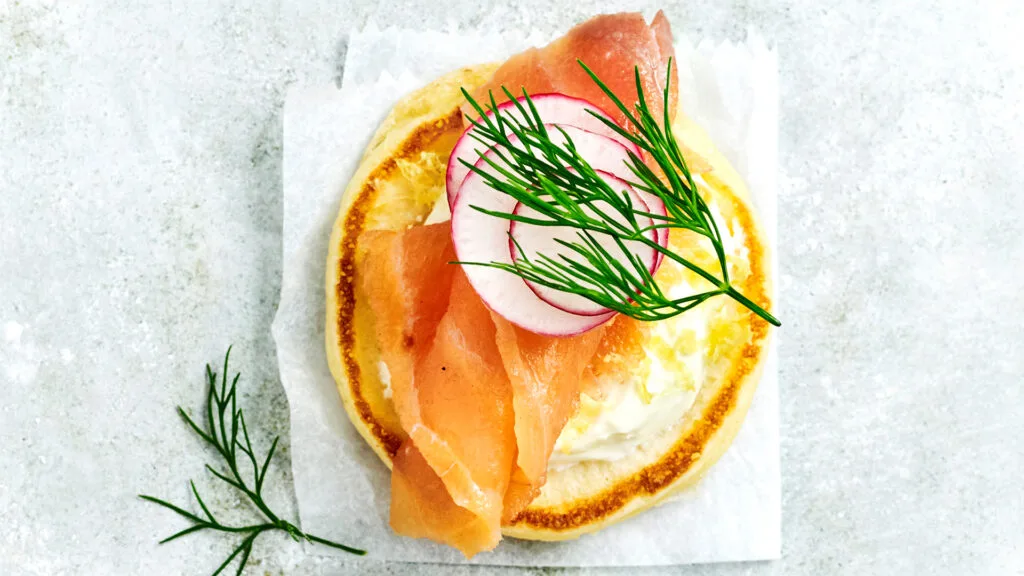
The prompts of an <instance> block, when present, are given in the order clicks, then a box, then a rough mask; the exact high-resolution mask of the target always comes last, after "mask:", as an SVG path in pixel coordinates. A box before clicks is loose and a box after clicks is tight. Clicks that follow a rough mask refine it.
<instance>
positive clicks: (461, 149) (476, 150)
mask: <svg viewBox="0 0 1024 576" xmlns="http://www.w3.org/2000/svg"><path fill="white" fill-rule="evenodd" d="M530 100H531V101H532V102H533V106H534V108H536V110H537V114H538V115H540V118H541V120H542V121H543V122H544V123H545V124H558V125H561V126H573V127H576V128H580V129H582V130H586V131H587V132H592V133H594V134H599V135H601V136H605V137H607V138H610V139H612V140H614V141H616V142H618V143H619V144H620V145H621V146H623V147H625V149H626V150H632V151H633V152H634V153H635V154H637V155H639V154H640V149H639V148H637V147H636V145H635V144H633V143H632V142H630V141H629V140H627V139H625V138H623V137H622V135H620V134H618V133H617V132H615V131H614V130H612V129H611V128H609V127H608V126H607V125H605V124H604V123H603V122H601V121H600V120H598V119H597V118H595V117H594V116H593V115H592V114H591V113H590V111H593V112H594V113H596V114H598V115H599V116H601V117H603V118H607V119H609V120H611V117H610V116H609V115H608V114H607V113H606V112H605V111H603V110H601V109H600V108H598V107H597V106H595V105H594V104H591V103H590V102H588V101H586V100H583V99H580V98H573V97H571V96H566V95H565V94H531V95H530ZM516 102H519V103H521V104H523V105H524V106H525V100H524V99H523V98H518V99H517V100H515V101H511V100H510V101H507V102H504V103H502V104H499V105H498V110H499V111H500V112H501V114H502V115H508V116H510V117H513V118H519V119H521V114H520V112H519V109H518V108H517V107H516ZM487 115H488V116H489V117H493V115H494V113H493V112H491V111H488V113H487ZM472 130H473V125H472V124H471V125H469V126H468V127H467V128H466V129H465V130H464V131H463V132H462V136H460V137H459V140H458V141H457V142H456V143H455V147H454V148H453V149H452V152H451V155H450V156H449V157H448V168H447V173H446V175H445V186H446V188H447V192H448V205H449V206H452V207H454V206H455V197H456V196H458V193H459V188H460V187H461V186H462V183H463V181H464V180H465V179H466V176H467V175H468V174H469V173H470V169H469V168H468V167H467V166H466V165H465V164H463V163H462V162H461V160H465V161H466V162H469V163H471V164H475V163H476V162H477V161H478V160H479V159H480V151H484V150H486V148H487V147H486V146H485V145H484V144H482V143H480V142H479V141H477V140H476V139H475V138H473V136H472V134H471V132H472ZM574 141H575V139H574ZM584 157H585V156H584ZM609 168H613V170H612V171H613V173H616V174H619V173H620V172H619V167H609Z"/></svg>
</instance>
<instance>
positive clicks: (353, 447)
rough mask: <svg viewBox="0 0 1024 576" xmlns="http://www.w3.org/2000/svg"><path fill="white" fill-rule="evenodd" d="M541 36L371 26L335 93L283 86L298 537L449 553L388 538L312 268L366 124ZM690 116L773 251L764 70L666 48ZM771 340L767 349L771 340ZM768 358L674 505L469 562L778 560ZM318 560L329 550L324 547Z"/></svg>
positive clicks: (773, 120)
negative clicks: (746, 189) (444, 78)
mask: <svg viewBox="0 0 1024 576" xmlns="http://www.w3.org/2000/svg"><path fill="white" fill-rule="evenodd" d="M543 40H544V39H542V38H524V37H522V36H515V35H501V34H481V33H473V34H460V33H457V32H450V33H438V32H416V31H409V30H395V29H388V30H383V31H382V30H378V29H376V28H373V27H371V28H368V29H366V30H364V31H361V32H360V31H357V32H353V33H352V34H351V36H350V42H349V48H348V53H347V57H346V63H345V71H344V79H343V84H342V87H341V89H340V90H339V89H337V88H335V87H333V86H332V87H305V88H294V89H292V90H291V91H290V92H289V94H288V97H287V101H286V105H285V113H284V232H283V235H284V239H283V242H284V251H283V253H284V272H283V273H284V278H283V281H282V292H281V302H280V307H279V310H278V314H277V317H276V318H275V321H274V325H273V334H274V339H275V341H276V343H277V353H278V363H279V365H280V370H281V381H282V383H283V384H284V387H285V390H286V391H287V394H288V400H289V404H290V408H291V426H292V430H291V446H292V448H291V450H292V454H291V456H292V467H293V472H294V477H295V491H296V497H297V499H298V504H299V512H300V517H301V520H302V526H303V528H304V529H306V530H309V531H312V532H314V533H316V534H319V535H322V536H325V537H328V538H331V539H334V540H338V541H341V542H345V543H348V544H351V545H355V546H359V547H362V548H366V549H367V550H369V553H370V555H372V556H373V557H377V558H382V559H389V560H401V561H411V562H446V563H460V562H465V559H464V558H463V557H462V555H461V554H459V553H458V552H456V551H454V550H452V549H449V548H446V547H443V546H439V545H436V544H433V543H431V542H428V541H425V540H413V539H409V538H402V537H398V536H396V535H394V534H393V533H392V532H391V530H390V528H389V527H388V521H387V518H388V502H389V485H390V479H389V472H388V470H387V468H386V467H385V466H384V465H383V464H381V463H380V461H379V460H378V459H377V457H376V456H375V455H374V454H373V452H372V451H371V450H370V449H369V448H368V447H367V446H366V444H365V443H364V442H363V440H362V438H361V437H360V436H359V435H358V433H357V432H356V431H355V429H354V428H353V427H352V425H351V424H350V423H349V421H348V419H347V417H346V415H345V411H344V408H343V407H342V404H341V401H340V399H339V397H338V393H337V391H336V389H335V384H334V380H333V379H332V377H331V374H330V372H329V370H328V367H327V361H326V356H325V353H324V326H323V323H324V266H325V259H326V254H327V242H328V238H329V236H330V231H331V225H332V223H333V222H334V218H335V216H336V211H337V209H338V205H339V202H340V196H341V194H342V191H343V190H344V188H345V185H346V183H347V182H348V179H349V177H350V175H351V174H352V172H353V171H354V170H355V168H356V166H357V164H358V160H359V158H360V156H361V155H362V152H363V148H364V146H365V145H366V143H367V142H368V140H369V138H370V135H371V134H372V133H373V131H374V130H375V128H376V127H377V125H378V123H379V122H380V121H381V120H382V119H383V118H384V116H385V115H386V114H387V113H388V111H389V110H390V108H391V107H392V106H393V105H394V103H395V102H396V101H397V100H398V99H399V98H401V97H402V96H403V95H404V94H406V93H407V92H409V91H410V90H412V89H415V88H417V87H419V86H422V85H423V84H425V83H427V82H428V81H429V80H431V79H433V78H434V77H436V76H438V75H440V74H442V73H444V72H447V71H449V70H453V69H455V68H458V67H460V66H464V65H468V64H473V63H478V62H485V61H490V60H498V59H501V58H504V57H507V56H508V55H509V54H511V53H514V52H516V51H518V50H521V49H523V48H524V47H526V46H529V45H533V44H537V43H539V42H541V41H543ZM676 49H677V58H678V65H679V67H680V81H681V89H682V92H681V96H682V98H683V103H684V106H685V108H686V110H687V113H688V114H690V115H691V116H692V117H693V118H695V119H696V120H697V121H698V122H699V123H700V124H702V125H703V126H704V128H705V129H707V130H708V131H709V133H710V134H711V136H712V138H713V139H714V141H715V142H716V143H717V145H718V146H719V148H720V149H721V150H722V152H723V153H724V154H725V155H726V156H727V157H728V158H729V159H730V161H731V162H732V163H733V165H734V166H735V167H736V169H737V170H739V172H740V173H741V174H742V175H743V176H744V177H745V178H746V181H747V182H748V184H749V185H750V188H751V191H752V193H753V195H754V199H755V203H756V205H757V208H758V210H759V211H760V214H761V217H762V218H763V219H764V222H765V225H766V228H767V230H768V231H769V236H770V242H771V243H772V244H773V245H774V242H775V209H776V190H775V175H776V171H777V144H776V140H777V132H778V128H777V119H778V112H777V107H778V80H777V64H776V58H775V55H774V53H773V52H772V51H770V50H769V49H768V48H767V47H766V46H765V44H764V42H763V41H761V40H760V39H759V38H758V37H757V36H756V35H755V34H753V33H750V34H748V39H747V41H746V42H744V43H742V44H739V45H735V44H730V43H715V42H708V41H704V42H700V43H699V44H696V45H693V44H691V43H690V42H687V41H686V40H683V41H681V42H679V44H678V45H677V47H676ZM775 340H776V341H777V338H775ZM776 374H777V369H776V361H775V353H774V349H773V350H772V352H771V355H770V359H769V364H768V365H767V366H766V370H765V372H764V377H763V379H762V381H761V383H760V387H759V389H758V391H757V395H756V397H755V399H754V403H753V406H752V407H751V409H750V412H749V414H748V416H747V419H746V422H745V423H744V425H743V428H742V429H741V431H740V433H739V435H738V436H737V438H736V440H735V442H734V443H733V445H732V447H731V448H730V449H729V450H728V452H727V453H726V454H725V455H724V456H723V457H722V459H721V460H720V461H719V462H718V464H716V465H715V466H714V467H713V468H712V470H711V472H710V473H709V474H708V476H707V477H706V478H705V479H704V480H703V481H702V482H701V483H700V484H699V485H698V486H697V487H696V488H695V489H692V490H690V491H689V492H687V493H685V494H683V495H681V496H679V497H678V498H677V499H676V500H675V501H673V502H670V503H668V504H666V505H664V506H662V507H660V508H656V509H654V510H651V511H648V512H646V513H644V514H642V515H640V516H638V517H636V518H634V519H630V520H627V521H625V522H622V523H620V524H619V525H616V526H613V527H611V528H609V529H606V530H604V531H602V532H600V533H597V534H594V535H589V536H584V537H582V538H580V539H579V540H575V541H570V542H562V543H537V542H525V541H518V540H512V539H505V540H504V541H503V542H502V543H501V544H500V545H499V547H498V548H497V549H496V550H495V551H493V552H489V553H483V554H480V555H478V556H477V557H476V558H474V559H473V561H472V562H473V563H482V564H507V565H521V566H641V565H666V564H687V563H698V562H726V561H743V560H763V559H772V558H778V557H779V552H780V479H779V437H778V417H779V414H778V385H777V381H776ZM317 551H318V552H323V553H330V552H328V549H326V548H323V547H321V548H318V549H317Z"/></svg>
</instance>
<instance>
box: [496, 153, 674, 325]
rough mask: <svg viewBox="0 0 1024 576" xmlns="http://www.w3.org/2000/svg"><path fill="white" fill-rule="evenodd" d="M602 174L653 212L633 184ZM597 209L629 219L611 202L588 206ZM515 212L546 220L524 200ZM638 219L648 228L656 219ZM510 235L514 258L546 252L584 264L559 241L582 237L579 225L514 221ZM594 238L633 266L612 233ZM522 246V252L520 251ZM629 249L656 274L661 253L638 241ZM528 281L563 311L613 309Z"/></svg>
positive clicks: (653, 235)
mask: <svg viewBox="0 0 1024 576" xmlns="http://www.w3.org/2000/svg"><path fill="white" fill-rule="evenodd" d="M602 176H603V177H604V179H605V181H606V182H607V183H608V184H610V185H611V186H612V189H613V190H615V191H617V192H618V191H623V190H625V191H627V192H629V194H630V196H631V197H632V199H633V206H634V208H635V209H636V210H637V211H640V212H650V210H649V208H648V206H647V205H646V204H645V203H644V201H643V200H642V199H641V197H640V195H639V194H638V193H637V191H636V190H634V189H633V187H632V186H630V185H629V183H628V182H626V181H624V180H622V179H621V178H617V177H615V176H613V175H611V174H608V173H607V172H605V173H603V174H602ZM595 208H599V209H601V210H602V211H603V212H604V213H605V214H608V215H609V216H611V217H613V218H614V219H615V220H616V221H618V222H625V218H624V217H623V216H622V215H621V214H619V213H618V212H617V211H616V210H615V209H614V208H612V207H611V205H609V204H608V203H607V202H601V203H596V204H595V206H594V207H590V206H588V207H585V208H584V210H585V211H589V212H590V213H591V214H595V213H596V210H595ZM513 213H514V214H518V215H521V216H526V217H533V218H540V219H545V218H544V217H543V216H542V215H541V214H540V213H539V212H537V211H536V210H534V209H533V208H530V207H528V206H524V205H523V204H521V203H519V204H516V207H515V209H514V211H513ZM638 221H639V224H640V226H641V227H647V226H650V225H651V224H652V219H651V218H650V217H639V218H638ZM658 232H659V231H658V230H650V231H649V232H648V235H647V237H648V238H649V239H650V240H652V241H654V242H658V241H659V236H658ZM509 235H510V236H511V240H510V241H509V250H510V251H511V252H512V259H513V261H517V260H520V259H522V257H523V255H524V254H525V255H526V256H527V257H529V258H531V259H536V258H537V257H539V256H541V255H544V256H548V257H550V258H553V259H555V260H561V259H562V257H565V258H568V259H570V260H572V261H575V262H581V263H582V256H580V255H579V254H577V253H575V252H573V251H572V250H569V249H568V248H566V247H565V246H563V245H561V244H559V243H558V241H559V240H561V241H564V242H578V241H579V240H580V238H579V230H578V229H576V228H573V227H570V226H538V225H534V224H528V223H525V222H516V221H512V223H511V224H510V226H509ZM594 240H596V241H597V243H598V244H600V245H601V246H602V247H604V249H605V250H607V251H608V252H609V254H611V255H612V256H613V257H615V258H616V259H617V260H618V261H619V262H621V263H623V265H625V266H627V267H630V268H631V267H632V263H631V262H630V260H629V258H628V257H627V254H626V253H625V252H623V251H622V249H621V248H620V247H619V245H618V243H616V241H615V239H614V238H613V237H612V236H609V235H606V234H594ZM520 249H521V250H522V251H520ZM626 249H627V251H628V252H629V253H630V255H635V256H638V257H639V258H640V259H641V261H642V262H644V263H645V264H646V266H647V270H648V271H650V272H651V273H652V274H653V273H654V270H655V267H656V265H657V262H658V255H659V254H660V252H658V251H657V250H655V249H654V248H651V247H650V246H647V245H645V244H643V243H641V242H637V241H631V242H626ZM524 281H525V282H526V284H527V285H528V286H529V287H530V289H531V290H533V292H534V294H536V295H537V297H539V298H540V299H541V300H543V301H545V302H547V303H548V304H551V305H552V306H554V307H555V308H558V309H559V310H564V311H566V312H570V313H572V314H578V315H581V316H598V315H603V314H607V313H608V312H610V310H609V309H608V308H605V307H604V306H601V305H600V304H597V303H595V302H593V301H591V300H588V299H586V298H584V297H583V296H580V295H578V294H573V293H571V292H563V291H561V290H556V289H554V288H549V287H547V286H544V285H542V284H537V283H535V282H533V281H531V280H524Z"/></svg>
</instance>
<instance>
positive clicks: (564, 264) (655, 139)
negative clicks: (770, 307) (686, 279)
mask: <svg viewBox="0 0 1024 576" xmlns="http://www.w3.org/2000/svg"><path fill="white" fill-rule="evenodd" d="M577 62H578V63H579V64H580V66H582V67H583V69H584V70H586V72H587V74H589V75H590V77H591V78H592V79H593V81H594V82H595V83H596V84H597V85H598V86H599V87H600V88H601V90H602V91H604V93H605V94H606V95H607V96H608V97H609V98H610V99H611V100H612V102H614V103H615V105H616V106H617V107H618V109H619V110H621V111H622V113H623V114H624V115H625V116H626V118H627V119H628V121H629V127H628V129H627V128H623V127H621V126H619V125H617V124H616V123H615V122H613V121H612V120H610V119H608V118H605V117H604V116H603V115H601V114H598V113H595V112H593V111H589V112H590V113H591V114H592V115H593V116H594V117H595V118H597V119H598V120H600V121H601V122H603V123H604V124H605V125H607V126H608V127H609V128H610V129H611V130H614V131H615V132H616V133H617V134H619V135H620V136H621V137H622V138H624V139H626V140H628V141H630V142H632V143H634V144H635V145H636V146H638V147H639V148H640V149H641V150H642V151H643V153H645V155H646V156H647V157H648V158H649V159H650V160H651V161H652V162H653V164H654V165H655V166H656V169H657V172H656V171H655V170H654V169H652V167H650V166H648V165H647V164H646V163H645V162H644V159H643V158H641V157H639V156H638V155H636V154H635V153H634V152H633V151H630V152H629V161H628V162H627V163H626V164H627V166H628V168H629V169H630V171H631V172H632V173H633V175H634V177H635V178H634V179H633V180H632V181H630V182H629V184H630V185H632V186H633V187H634V188H635V189H637V190H641V191H643V192H647V193H649V194H652V195H655V196H657V197H658V198H659V199H661V201H662V202H664V203H665V208H666V214H664V215H662V214H655V213H650V212H646V211H642V210H639V209H637V207H636V206H634V204H633V202H632V200H631V199H630V195H629V194H628V193H627V192H626V191H624V190H615V189H614V188H613V187H612V186H611V185H609V183H608V182H607V181H606V180H605V179H604V178H603V177H602V176H601V175H600V174H598V173H597V172H596V171H595V169H594V168H592V167H591V166H590V164H589V163H588V162H587V161H586V159H584V158H582V157H581V155H580V154H579V153H578V152H577V150H576V148H575V146H574V145H573V143H572V139H571V138H570V137H569V135H568V134H566V133H565V132H564V131H562V136H563V137H564V144H556V143H555V142H553V141H552V139H551V137H550V135H549V129H548V128H547V127H546V126H545V125H544V121H543V119H542V118H541V117H540V114H538V112H537V109H536V107H535V106H534V105H533V101H532V100H531V99H530V97H529V94H527V92H526V90H525V89H524V90H523V96H522V99H518V100H517V98H516V97H515V96H514V95H513V94H512V92H510V91H509V90H508V89H507V88H505V87H502V90H503V91H504V93H505V95H506V96H507V97H508V99H509V100H510V101H512V102H513V103H514V106H515V108H514V110H509V111H502V110H500V109H499V108H498V105H497V102H496V100H495V98H494V94H493V92H492V93H491V94H490V102H489V103H488V105H487V109H486V110H485V109H484V108H483V107H482V106H481V105H480V104H479V103H478V102H477V101H476V100H475V99H474V98H473V97H472V96H471V95H470V94H469V92H468V91H466V90H465V89H463V90H462V93H463V95H464V96H465V97H466V100H467V101H468V102H469V103H470V105H471V106H472V107H473V108H474V109H475V110H476V112H477V114H478V115H479V117H478V118H476V119H472V120H471V122H472V123H473V125H474V126H475V128H474V130H473V131H472V132H471V134H472V135H473V137H474V138H475V139H476V140H477V141H478V142H480V143H481V144H483V145H484V147H485V149H484V150H482V151H479V152H480V153H481V157H482V158H483V159H484V162H485V164H486V166H476V165H474V164H473V163H470V162H467V161H466V160H462V163H463V164H464V165H466V166H467V167H468V168H469V169H470V170H471V171H473V172H475V173H477V174H479V175H480V176H481V177H482V178H483V180H484V183H485V184H486V185H487V186H489V187H491V188H493V189H495V190H497V191H498V192H501V193H504V194H507V195H509V196H511V197H513V198H515V199H516V200H517V201H518V202H520V203H521V204H522V205H524V206H526V207H528V208H532V209H533V210H535V211H536V212H537V215H534V216H529V217H526V216H521V215H518V214H513V213H511V212H500V211H491V210H487V209H484V208H480V207H478V206H473V207H474V208H475V209H477V210H479V211H481V212H483V213H485V214H489V215H491V216H495V217H498V218H504V219H507V220H514V221H518V222H524V223H526V224H531V225H535V226H566V227H571V228H574V229H576V231H577V237H578V240H576V241H566V240H561V239H558V240H557V242H558V243H559V244H560V245H561V246H563V247H564V248H566V249H567V250H568V253H564V254H559V255H557V257H551V256H549V255H547V254H540V255H537V256H536V257H532V258H531V257H529V255H527V254H525V252H524V251H522V250H519V257H518V258H516V259H515V261H514V262H513V263H502V262H459V264H464V265H474V266H487V267H491V268H497V269H500V270H504V271H506V272H509V273H512V274H515V275H516V276H519V277H521V278H523V279H524V280H527V281H529V282H533V283H536V284H539V285H542V286H546V287H548V288H552V289H555V290H560V291H563V292H568V293H572V294H577V295H579V296H582V297H584V298H586V299H588V300H590V301H592V302H595V303H597V304H599V305H601V306H603V307H605V308H608V309H611V310H614V311H616V312H619V313H621V314H625V315H626V316H630V317H632V318H636V319H638V320H646V321H655V320H663V319H666V318H671V317H673V316H676V315H678V314H682V313H683V312H686V311H687V310H690V309H692V308H694V307H696V306H699V305H700V304H701V303H703V302H705V301H706V300H708V299H709V298H712V297H715V296H718V295H722V294H724V295H727V296H729V297H731V298H733V299H735V300H736V301H737V302H739V303H741V304H742V305H744V306H746V307H747V308H748V309H750V310H751V311H753V312H754V313H755V314H757V315H758V316H760V317H761V318H763V319H765V320H766V321H768V322H770V323H771V324H773V325H775V326H780V325H781V323H780V322H779V321H778V320H777V319H776V318H775V317H774V316H772V314H771V313H769V312H768V311H767V310H765V309H764V308H762V307H761V306H759V305H758V304H757V303H756V302H753V301H752V300H750V299H749V298H747V297H746V296H744V295H743V294H741V293H740V292H739V291H738V290H737V289H736V288H735V287H733V286H732V284H731V283H730V281H729V270H728V265H727V262H726V254H725V248H724V246H723V242H722V235H721V233H720V231H719V230H718V226H717V224H716V223H715V219H714V217H713V216H712V214H711V211H710V209H709V208H708V205H707V202H705V200H704V198H703V197H701V195H700V193H699V192H698V189H697V185H696V184H695V183H694V180H693V176H692V175H691V174H690V170H689V168H688V167H687V164H686V159H685V158H683V154H682V152H681V150H680V147H679V145H678V143H677V142H676V140H675V137H674V136H673V134H672V126H671V123H670V121H669V114H670V107H669V83H670V82H671V69H672V63H671V61H670V62H669V65H668V68H669V74H668V78H669V79H668V80H667V81H666V82H665V91H664V95H663V98H664V118H663V119H662V121H661V125H660V126H659V122H658V119H657V118H655V117H654V115H653V114H652V112H651V110H650V108H649V107H648V105H647V101H646V99H645V97H644V92H643V87H642V85H641V81H640V70H639V68H638V67H637V68H636V69H635V77H636V89H637V95H638V101H637V103H636V105H635V106H634V110H632V111H631V110H630V109H629V108H628V107H627V106H626V105H625V104H624V103H623V102H622V101H621V100H620V99H619V98H618V97H617V96H616V95H615V94H614V93H613V92H612V91H611V90H610V89H609V88H608V86H607V85H606V84H605V83H604V82H602V81H601V80H600V79H599V78H598V77H597V75H596V74H594V72H593V71H591V70H590V68H588V67H587V66H586V64H584V63H583V62H582V61H580V60H577ZM509 112H513V113H509ZM556 128H557V127H556ZM558 129H559V130H561V129H560V128H558ZM484 152H489V154H488V155H484ZM584 207H586V209H584ZM602 207H605V208H602ZM606 209H610V210H614V211H615V212H617V213H618V215H619V216H620V217H615V216H614V215H613V214H610V213H608V212H606V211H605V210H606ZM647 219H650V220H651V222H653V224H647V222H646V221H647ZM652 228H658V229H661V228H678V229H684V230H689V231H692V232H694V233H696V234H699V235H701V236H704V237H706V238H708V239H709V240H710V241H711V245H712V246H713V248H714V251H715V256H716V259H717V261H718V267H719V271H718V274H717V275H716V274H714V273H713V272H709V271H707V270H705V269H703V268H702V267H700V266H699V265H697V264H696V263H694V262H691V261H690V260H688V259H686V258H684V257H683V256H682V255H680V254H678V253H676V252H673V251H672V250H671V249H669V248H668V247H666V246H662V245H661V244H660V243H659V242H658V241H657V240H656V239H652V238H650V237H649V236H650V234H649V232H650V230H651V229H652ZM600 235H606V236H608V237H611V238H612V239H613V240H615V242H616V244H617V246H618V248H619V250H621V252H622V253H624V254H627V255H630V254H631V252H629V251H628V250H627V248H626V244H625V243H626V242H640V243H642V244H644V245H646V246H649V247H650V248H652V249H654V250H656V251H658V252H660V253H661V254H663V255H664V257H665V258H667V259H670V260H672V261H674V262H677V263H678V264H680V265H682V266H684V267H686V268H687V269H689V270H691V271H693V272H694V273H695V274H697V275H698V276H700V277H702V278H704V279H705V280H707V281H708V282H709V283H710V284H711V286H712V288H711V289H709V290H706V291H704V292H700V293H697V294H692V295H688V296H685V297H682V298H672V297H670V296H668V295H667V294H665V293H664V292H663V291H662V290H661V289H660V288H659V287H658V285H657V282H655V280H654V278H653V276H652V274H651V271H650V270H649V269H648V263H647V262H644V261H643V260H642V259H641V258H640V257H639V256H637V255H635V254H632V255H630V257H629V258H628V262H625V263H624V262H622V261H621V257H617V256H615V255H613V254H611V253H610V252H609V251H608V250H607V249H606V248H605V247H604V246H603V245H602V244H601V242H599V241H598V240H597V238H596V237H595V236H600ZM514 241H515V240H514V239H513V242H514Z"/></svg>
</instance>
